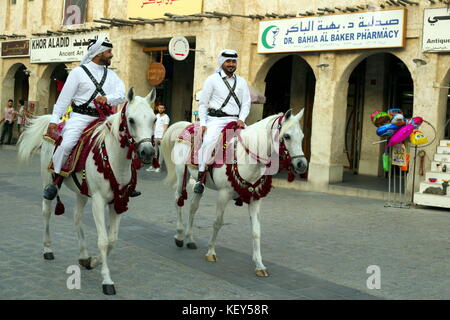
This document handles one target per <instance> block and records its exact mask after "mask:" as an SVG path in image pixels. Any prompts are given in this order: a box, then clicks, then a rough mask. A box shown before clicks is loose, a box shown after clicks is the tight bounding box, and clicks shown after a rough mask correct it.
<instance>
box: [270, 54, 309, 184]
mask: <svg viewBox="0 0 450 320" xmlns="http://www.w3.org/2000/svg"><path fill="white" fill-rule="evenodd" d="M265 82H266V89H265V97H266V103H265V104H264V110H263V118H265V117H268V116H270V115H273V114H277V113H280V112H286V111H288V110H289V109H292V110H293V111H294V113H297V112H299V111H300V109H301V108H305V113H304V116H303V119H302V130H303V133H304V134H305V137H304V139H303V152H304V153H305V156H306V158H307V159H308V161H309V160H310V159H311V127H312V111H313V105H314V95H315V87H316V78H315V76H314V72H313V70H312V69H311V67H310V66H309V65H308V64H307V63H306V61H305V60H303V59H302V58H300V57H299V56H297V55H290V56H287V57H284V58H281V59H280V60H278V61H277V62H276V63H275V64H274V65H273V66H272V67H271V68H270V70H269V72H268V73H267V76H266V78H265ZM302 177H303V178H307V174H304V175H303V176H302Z"/></svg>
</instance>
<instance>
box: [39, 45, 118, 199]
mask: <svg viewBox="0 0 450 320" xmlns="http://www.w3.org/2000/svg"><path fill="white" fill-rule="evenodd" d="M90 42H91V43H90V44H89V46H88V51H87V54H86V55H85V56H84V57H83V60H82V61H81V63H80V66H79V67H77V68H75V69H73V70H72V71H71V72H70V73H69V76H68V77H67V80H66V82H65V84H64V87H63V89H62V91H61V94H60V95H59V97H58V101H56V104H55V106H54V108H53V113H52V117H51V120H50V124H49V126H48V130H47V134H49V135H50V136H55V135H56V130H57V124H58V122H59V121H60V118H61V116H62V115H63V114H64V113H65V111H66V110H67V107H68V106H70V105H72V108H73V112H72V113H71V114H70V118H69V120H67V122H66V124H65V126H64V129H63V131H62V138H63V139H62V142H61V144H60V145H59V146H58V148H57V149H56V151H55V153H54V154H53V167H54V171H55V173H56V174H59V173H60V172H61V168H62V167H63V166H64V163H65V162H66V160H67V158H68V157H69V155H70V153H71V151H72V149H73V147H74V146H75V145H76V143H77V142H78V139H79V138H80V136H81V134H82V133H83V131H84V129H86V127H87V126H88V125H89V124H90V123H91V122H93V121H94V120H96V119H98V117H99V114H98V111H97V109H96V108H95V105H94V100H95V101H97V102H98V103H102V104H105V103H107V104H109V105H111V106H114V105H118V104H121V103H124V102H125V85H124V83H123V82H122V80H120V79H119V77H118V76H117V75H116V73H115V72H114V71H112V70H109V69H108V66H109V65H110V64H111V59H112V58H113V54H112V52H111V51H112V44H111V43H110V42H109V41H108V40H107V39H106V37H99V38H98V39H97V40H91V41H90ZM61 179H62V177H61V176H60V175H58V177H57V179H56V180H55V181H54V183H51V184H49V185H47V186H46V187H45V189H44V198H45V199H48V200H52V199H54V198H55V197H56V194H57V192H58V191H57V188H56V185H58V184H59V183H60V182H61Z"/></svg>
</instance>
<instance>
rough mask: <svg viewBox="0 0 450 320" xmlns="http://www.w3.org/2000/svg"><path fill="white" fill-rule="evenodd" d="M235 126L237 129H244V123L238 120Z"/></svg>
mask: <svg viewBox="0 0 450 320" xmlns="http://www.w3.org/2000/svg"><path fill="white" fill-rule="evenodd" d="M237 126H238V127H239V128H242V129H244V128H245V123H244V121H242V120H238V121H237Z"/></svg>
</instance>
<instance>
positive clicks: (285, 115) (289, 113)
mask: <svg viewBox="0 0 450 320" xmlns="http://www.w3.org/2000/svg"><path fill="white" fill-rule="evenodd" d="M291 116H292V109H289V110H288V111H287V112H286V113H285V114H284V121H287V120H289V118H290V117H291Z"/></svg>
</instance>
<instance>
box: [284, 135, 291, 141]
mask: <svg viewBox="0 0 450 320" xmlns="http://www.w3.org/2000/svg"><path fill="white" fill-rule="evenodd" d="M283 138H284V139H285V140H290V139H291V136H290V135H288V134H287V133H286V134H285V135H284V137H283Z"/></svg>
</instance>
